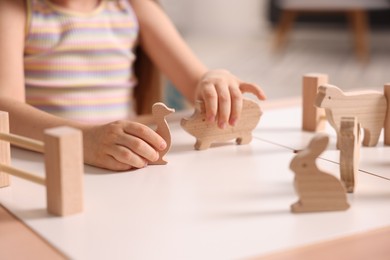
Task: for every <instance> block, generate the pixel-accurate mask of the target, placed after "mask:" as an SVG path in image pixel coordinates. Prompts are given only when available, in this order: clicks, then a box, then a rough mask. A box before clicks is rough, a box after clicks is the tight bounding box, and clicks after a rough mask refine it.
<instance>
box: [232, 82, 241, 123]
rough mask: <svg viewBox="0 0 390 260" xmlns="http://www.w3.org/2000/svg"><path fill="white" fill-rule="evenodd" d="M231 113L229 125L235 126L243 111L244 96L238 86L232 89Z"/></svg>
mask: <svg viewBox="0 0 390 260" xmlns="http://www.w3.org/2000/svg"><path fill="white" fill-rule="evenodd" d="M230 98H231V112H230V118H229V124H230V125H232V126H234V125H235V124H236V122H237V121H238V120H239V118H240V115H241V110H242V94H241V92H240V90H239V88H238V87H237V86H231V87H230Z"/></svg>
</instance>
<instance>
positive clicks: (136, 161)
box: [111, 145, 147, 168]
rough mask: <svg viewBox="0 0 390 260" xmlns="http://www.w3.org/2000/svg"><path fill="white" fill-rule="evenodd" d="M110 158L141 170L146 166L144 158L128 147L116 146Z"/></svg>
mask: <svg viewBox="0 0 390 260" xmlns="http://www.w3.org/2000/svg"><path fill="white" fill-rule="evenodd" d="M111 156H112V157H114V158H115V160H117V161H118V162H120V163H123V164H127V165H131V166H133V167H135V168H143V167H145V166H146V165H147V161H146V160H145V158H142V156H141V155H140V154H138V153H137V152H134V151H133V150H132V149H131V148H130V147H125V146H121V145H116V146H115V148H114V149H113V151H112V152H111Z"/></svg>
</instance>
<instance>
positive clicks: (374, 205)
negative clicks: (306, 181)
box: [0, 109, 390, 259]
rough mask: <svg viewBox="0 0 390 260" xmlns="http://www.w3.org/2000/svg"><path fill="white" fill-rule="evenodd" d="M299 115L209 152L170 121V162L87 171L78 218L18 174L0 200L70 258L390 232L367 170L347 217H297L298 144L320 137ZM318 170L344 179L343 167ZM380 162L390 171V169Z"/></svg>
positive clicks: (270, 117) (382, 183)
mask: <svg viewBox="0 0 390 260" xmlns="http://www.w3.org/2000/svg"><path fill="white" fill-rule="evenodd" d="M282 111H284V112H282ZM294 111H295V112H294ZM290 112H291V113H293V114H294V115H295V116H293V117H295V120H294V118H292V117H290V116H289V115H288V113H290ZM298 114H299V112H297V111H296V109H295V110H294V109H288V110H273V111H266V112H265V114H264V116H263V118H262V119H261V121H260V123H259V126H258V129H257V130H256V131H255V132H254V136H255V138H254V140H253V141H252V143H251V144H249V145H243V146H238V145H235V144H234V143H233V142H229V143H226V144H222V145H215V146H213V147H212V148H210V149H208V150H205V151H195V150H193V144H194V141H195V140H194V138H193V137H192V136H190V135H189V134H187V133H186V132H184V130H182V129H181V128H180V126H179V125H178V124H177V123H171V129H172V141H173V143H172V147H171V150H170V152H169V154H167V155H166V159H167V160H168V162H169V163H168V164H167V165H159V166H157V165H155V166H148V167H147V168H145V169H140V170H136V171H130V172H121V173H113V172H109V171H106V170H101V169H97V168H93V167H89V166H86V167H85V211H84V212H83V213H80V214H77V215H74V216H69V217H64V218H61V217H54V216H50V215H48V214H47V212H46V208H45V207H46V204H45V189H44V187H42V186H39V185H37V184H33V183H30V182H27V181H25V180H21V179H18V178H12V185H11V186H10V187H7V188H3V189H0V203H1V204H3V205H4V206H5V207H6V208H8V209H9V210H10V211H11V212H13V213H14V214H15V215H16V216H17V217H19V218H20V219H21V220H23V221H24V222H25V223H26V224H27V225H28V226H30V227H31V228H32V229H33V230H35V231H36V232H38V233H39V234H40V235H42V236H43V237H44V238H46V239H47V240H48V241H49V242H50V243H51V244H52V245H54V246H55V247H57V248H58V249H59V250H61V251H62V252H63V253H64V254H65V255H67V256H69V257H70V258H72V259H238V258H245V257H253V256H261V255H264V254H268V253H272V252H276V251H280V250H285V249H289V248H293V247H296V246H301V245H306V244H310V243H315V242H320V241H325V240H330V239H334V238H338V237H342V236H346V235H351V234H356V233H358V232H363V231H367V230H371V229H374V228H378V227H384V226H389V225H390V207H389V203H390V182H389V181H388V180H385V179H383V178H379V177H376V176H373V175H370V174H367V173H364V172H360V173H359V175H358V180H357V182H358V187H357V189H356V193H355V194H349V195H348V199H349V202H350V204H351V207H350V209H348V210H347V211H342V212H327V213H305V214H292V213H291V212H290V205H291V204H292V203H294V202H295V201H296V200H297V196H296V194H295V191H294V188H293V177H294V175H293V172H292V171H290V170H289V168H288V167H289V163H290V160H291V159H292V157H293V156H294V153H293V152H292V149H295V148H290V147H296V148H298V149H299V148H302V147H303V146H304V145H305V143H307V142H308V140H309V139H310V136H312V134H310V133H304V132H301V131H300V122H299V124H298V125H299V127H298V128H297V124H296V123H297V122H295V121H296V120H297V119H296V118H297V117H299V116H298ZM290 121H291V122H290ZM288 122H290V123H292V124H290V123H288ZM274 137H278V138H277V139H274ZM282 137H283V138H284V139H283V140H287V141H288V142H287V141H286V143H285V142H284V141H283V140H282V139H280V138H282ZM260 138H261V139H260ZM279 141H280V142H281V143H282V145H283V146H280V145H276V144H274V143H277V142H279ZM331 145H332V144H331ZM331 145H330V147H331ZM12 157H13V158H12V163H13V165H14V166H17V167H20V168H23V169H26V170H27V169H28V170H29V171H31V172H36V173H37V174H38V175H41V176H43V164H42V155H40V154H36V153H32V152H27V151H23V150H19V149H13V150H12ZM318 164H319V166H320V167H321V168H322V169H323V170H325V171H328V172H331V173H332V174H335V175H336V176H337V175H338V171H339V169H338V168H339V167H338V164H336V163H334V162H331V161H327V160H322V159H319V160H318ZM381 165H382V170H383V172H385V171H386V169H387V168H388V166H389V164H388V163H386V162H383V163H382V164H381Z"/></svg>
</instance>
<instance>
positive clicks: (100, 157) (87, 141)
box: [83, 120, 166, 171]
mask: <svg viewBox="0 0 390 260" xmlns="http://www.w3.org/2000/svg"><path fill="white" fill-rule="evenodd" d="M83 133H84V160H85V163H87V164H90V165H94V166H97V167H102V168H106V169H110V170H116V171H118V170H129V169H132V168H142V167H145V166H146V165H147V163H148V162H149V161H156V160H157V159H158V158H159V154H158V151H160V150H164V149H165V147H166V143H165V141H164V139H163V138H162V137H161V136H159V135H158V134H157V133H156V132H155V131H153V130H152V129H150V128H149V127H147V126H145V125H143V124H140V123H135V122H130V121H125V120H122V121H116V122H112V123H109V124H106V125H98V126H92V127H87V128H85V129H84V130H83Z"/></svg>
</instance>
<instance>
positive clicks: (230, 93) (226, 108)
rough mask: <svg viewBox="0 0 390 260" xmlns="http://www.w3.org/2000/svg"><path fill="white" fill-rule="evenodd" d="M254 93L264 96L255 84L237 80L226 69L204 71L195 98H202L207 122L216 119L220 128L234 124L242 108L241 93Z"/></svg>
mask: <svg viewBox="0 0 390 260" xmlns="http://www.w3.org/2000/svg"><path fill="white" fill-rule="evenodd" d="M244 92H248V93H252V94H254V95H255V96H256V97H257V98H258V99H260V100H264V99H265V98H266V96H265V94H264V92H263V90H262V89H261V88H260V87H259V86H257V85H256V84H252V83H247V82H243V81H241V80H239V79H238V78H237V77H236V76H234V75H232V74H231V73H230V72H228V71H226V70H211V71H208V72H206V73H205V74H204V75H203V77H202V78H201V80H200V81H199V83H198V86H197V90H196V99H200V100H203V101H204V103H205V107H206V117H207V120H208V121H209V122H214V121H215V120H217V121H218V126H219V127H220V128H225V127H226V126H227V124H230V125H235V123H236V122H237V120H238V119H239V117H240V114H241V109H242V93H244Z"/></svg>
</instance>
